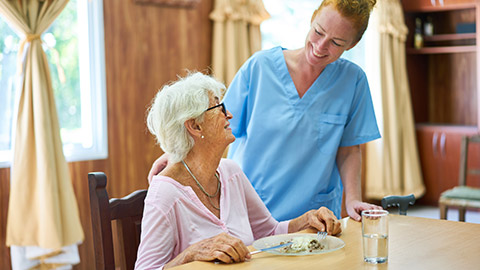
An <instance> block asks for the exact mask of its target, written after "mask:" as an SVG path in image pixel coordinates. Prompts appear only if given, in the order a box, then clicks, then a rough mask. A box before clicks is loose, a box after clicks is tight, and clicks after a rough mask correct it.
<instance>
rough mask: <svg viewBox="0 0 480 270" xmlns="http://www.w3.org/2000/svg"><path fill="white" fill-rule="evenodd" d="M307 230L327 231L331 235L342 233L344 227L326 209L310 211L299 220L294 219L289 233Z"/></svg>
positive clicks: (289, 227) (290, 224) (289, 226)
mask: <svg viewBox="0 0 480 270" xmlns="http://www.w3.org/2000/svg"><path fill="white" fill-rule="evenodd" d="M307 228H314V229H317V230H319V231H322V232H323V231H326V232H327V233H328V234H330V235H336V234H339V233H340V232H342V226H341V223H340V221H338V219H337V217H335V215H334V214H333V212H332V211H330V210H329V209H328V208H326V207H320V208H319V209H318V210H310V211H308V212H306V213H305V214H303V215H301V216H299V217H298V218H295V219H292V220H291V221H290V223H289V225H288V232H289V233H292V232H298V231H300V230H304V229H307Z"/></svg>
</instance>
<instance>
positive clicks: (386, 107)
mask: <svg viewBox="0 0 480 270" xmlns="http://www.w3.org/2000/svg"><path fill="white" fill-rule="evenodd" d="M369 28H373V29H372V30H371V31H370V35H371V36H369V37H368V38H367V40H370V41H371V42H372V41H373V42H372V43H371V44H368V42H367V46H366V47H367V48H368V49H367V51H368V52H369V53H367V54H373V55H371V56H370V55H367V57H366V59H370V60H377V61H369V62H370V64H372V63H373V65H376V67H373V68H372V69H371V70H372V71H373V74H372V77H373V80H372V96H373V100H374V104H375V110H376V111H378V114H377V121H378V122H379V128H380V129H381V133H382V139H380V140H376V141H373V142H370V143H368V144H367V145H366V183H365V185H366V190H365V195H366V197H367V198H371V199H382V198H383V197H384V196H387V195H406V194H411V193H413V194H414V195H415V197H416V198H418V197H420V196H421V195H423V193H424V192H425V186H424V185H423V179H422V174H421V168H420V159H419V155H418V149H417V142H416V137H415V126H414V121H413V112H412V104H411V98H410V89H409V86H408V78H407V70H406V55H405V40H406V36H407V33H408V29H407V27H406V25H405V22H404V16H403V10H402V7H401V3H400V0H381V1H378V2H377V6H376V8H375V9H374V11H373V13H372V16H371V21H370V26H369ZM372 36H373V37H372ZM367 70H368V67H367ZM367 75H368V72H367ZM375 76H377V78H375ZM370 78H371V77H370V76H369V81H370ZM375 88H377V91H376V90H375Z"/></svg>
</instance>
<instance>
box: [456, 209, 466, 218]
mask: <svg viewBox="0 0 480 270" xmlns="http://www.w3.org/2000/svg"><path fill="white" fill-rule="evenodd" d="M465 211H466V209H465V207H460V208H458V221H463V222H465Z"/></svg>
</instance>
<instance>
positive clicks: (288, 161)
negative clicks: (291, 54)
mask: <svg viewBox="0 0 480 270" xmlns="http://www.w3.org/2000/svg"><path fill="white" fill-rule="evenodd" d="M282 50H283V48H281V47H275V48H273V49H270V50H266V51H260V52H257V53H255V54H254V55H253V56H252V57H251V58H250V59H248V60H247V61H246V62H245V64H244V65H243V66H242V67H241V69H240V70H239V71H238V73H237V74H236V76H235V78H234V79H233V81H232V83H231V85H230V87H229V89H228V91H227V94H226V96H225V98H224V103H225V105H226V107H227V109H228V110H229V111H230V112H231V113H232V114H233V119H231V120H230V123H231V125H230V126H231V128H232V131H233V134H234V135H235V137H236V138H237V139H236V140H235V142H234V143H233V144H232V145H231V146H230V150H229V154H228V157H229V158H231V159H233V160H235V161H236V162H237V163H238V164H239V165H240V166H241V167H242V169H243V171H244V172H245V174H246V175H247V177H248V178H249V180H250V181H251V182H252V185H253V186H254V188H255V190H256V191H257V193H258V194H259V195H260V198H262V200H263V202H264V203H265V205H266V206H267V207H268V209H269V210H270V212H271V213H272V215H273V216H274V217H275V218H276V219H277V220H280V221H281V220H287V219H292V218H295V217H297V216H299V215H301V214H303V213H305V212H306V211H308V210H311V209H317V208H319V207H321V206H326V207H328V208H329V209H330V210H332V211H333V212H334V213H335V215H336V216H337V217H338V218H340V214H341V202H342V193H343V186H342V182H341V179H340V174H339V171H338V168H337V165H336V161H335V160H336V154H337V149H338V147H341V146H352V145H358V144H362V143H365V142H368V141H371V140H374V139H377V138H379V137H380V133H379V132H378V127H377V123H376V120H375V114H374V110H373V105H372V99H371V96H370V90H369V87H368V82H367V78H366V76H365V73H364V72H363V71H362V69H361V68H360V67H358V66H357V65H355V64H353V63H351V62H349V61H347V60H344V59H338V60H337V61H335V62H333V63H331V64H329V65H327V66H326V68H325V69H324V70H323V72H322V73H321V74H320V76H319V77H318V78H317V79H316V80H315V82H314V83H313V84H312V86H311V87H310V89H309V90H308V91H307V92H306V93H305V95H304V96H303V97H302V98H300V97H299V96H298V93H297V90H296V88H295V85H294V84H293V81H292V78H291V77H290V74H289V72H288V69H287V65H286V62H285V58H284V56H283V51H282Z"/></svg>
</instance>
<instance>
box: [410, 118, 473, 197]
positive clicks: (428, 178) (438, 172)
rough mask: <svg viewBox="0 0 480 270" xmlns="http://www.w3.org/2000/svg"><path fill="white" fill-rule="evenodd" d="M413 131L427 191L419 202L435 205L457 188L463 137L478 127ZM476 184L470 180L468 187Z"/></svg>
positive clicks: (427, 127)
mask: <svg viewBox="0 0 480 270" xmlns="http://www.w3.org/2000/svg"><path fill="white" fill-rule="evenodd" d="M416 129H417V139H418V147H419V150H420V151H419V152H420V161H421V163H422V170H423V177H424V181H425V187H426V190H427V192H426V194H425V195H424V196H423V197H422V198H421V199H420V202H422V203H424V204H430V205H435V204H437V202H438V198H439V197H440V194H441V193H442V192H443V191H445V190H447V189H450V188H453V187H454V186H456V185H458V174H459V168H460V143H461V141H462V138H463V136H464V135H471V134H475V133H477V128H475V127H463V126H440V125H428V124H418V125H417V128H416ZM472 153H473V154H475V153H474V151H473V152H472ZM473 161H474V159H472V161H471V163H473ZM479 161H480V159H478V158H477V162H479ZM472 180H473V179H472ZM475 180H477V179H475ZM477 182H478V180H477ZM477 182H472V181H470V183H469V184H473V185H476V184H480V183H477Z"/></svg>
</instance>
